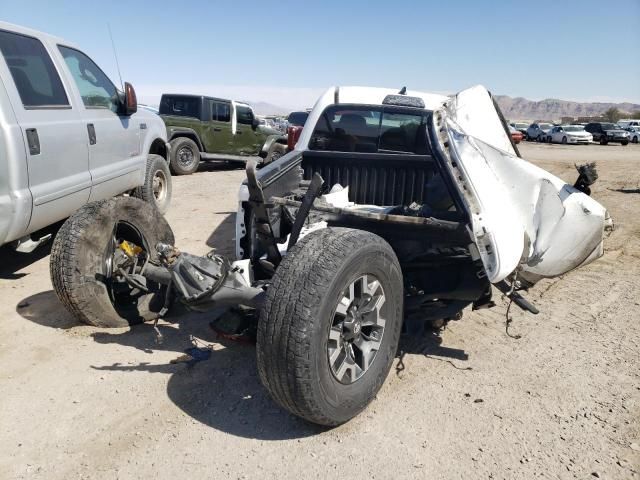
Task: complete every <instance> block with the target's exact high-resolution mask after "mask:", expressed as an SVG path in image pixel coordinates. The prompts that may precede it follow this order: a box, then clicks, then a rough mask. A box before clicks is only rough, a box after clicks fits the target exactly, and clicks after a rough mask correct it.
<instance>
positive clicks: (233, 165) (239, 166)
mask: <svg viewBox="0 0 640 480" xmlns="http://www.w3.org/2000/svg"><path fill="white" fill-rule="evenodd" d="M244 168H245V165H244V163H240V162H227V161H225V160H215V161H208V162H200V166H199V167H198V171H197V172H196V173H195V174H192V175H197V174H198V173H199V172H225V171H231V170H244Z"/></svg>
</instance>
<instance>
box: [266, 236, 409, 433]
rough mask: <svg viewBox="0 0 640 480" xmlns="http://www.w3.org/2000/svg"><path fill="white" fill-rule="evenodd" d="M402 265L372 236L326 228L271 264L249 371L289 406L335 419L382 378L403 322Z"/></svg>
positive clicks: (314, 418) (322, 419)
mask: <svg viewBox="0 0 640 480" xmlns="http://www.w3.org/2000/svg"><path fill="white" fill-rule="evenodd" d="M403 295H404V288H403V281H402V271H401V268H400V265H399V263H398V259H397V257H396V255H395V253H394V251H393V249H392V248H391V246H390V245H389V244H388V243H387V242H386V241H385V240H384V239H382V238H381V237H379V236H377V235H375V234H373V233H370V232H366V231H362V230H354V229H350V228H333V227H332V228H326V229H324V230H321V231H319V232H316V233H312V234H310V235H308V236H306V237H304V239H302V240H301V241H300V242H299V243H297V244H296V245H295V246H294V247H293V248H292V249H291V250H289V252H288V253H287V256H286V257H285V258H284V259H283V261H282V262H281V263H280V265H279V266H278V268H277V269H276V272H275V275H274V277H273V279H272V283H271V285H270V286H269V290H268V291H267V300H266V302H265V306H264V307H263V309H262V311H261V312H260V320H259V322H258V338H257V345H256V347H257V348H256V353H257V361H258V372H259V374H260V379H261V380H262V383H263V385H264V386H265V387H266V388H267V390H268V391H269V393H270V394H271V397H272V398H273V399H274V400H275V401H276V402H277V403H278V404H280V405H281V406H282V407H284V408H286V409H287V410H289V411H290V412H291V413H293V414H294V415H297V416H299V417H302V418H304V419H306V420H308V421H310V422H314V423H318V424H321V425H339V424H341V423H344V422H346V421H348V420H350V419H351V418H353V417H354V416H356V415H357V414H358V413H360V412H361V411H362V410H363V409H364V408H366V406H367V405H368V404H369V403H370V402H371V401H372V400H373V398H374V397H375V395H376V393H377V392H378V390H379V389H380V387H381V386H382V384H383V382H384V380H385V378H386V377H387V374H388V373H389V370H390V369H391V364H392V362H393V359H394V357H395V353H396V349H397V346H398V339H399V338H400V329H401V327H402V318H403V317H402V312H403V298H404V296H403Z"/></svg>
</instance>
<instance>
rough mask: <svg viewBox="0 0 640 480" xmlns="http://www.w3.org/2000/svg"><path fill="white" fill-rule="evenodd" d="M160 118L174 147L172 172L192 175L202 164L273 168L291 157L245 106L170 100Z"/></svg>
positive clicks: (279, 136)
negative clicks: (254, 164)
mask: <svg viewBox="0 0 640 480" xmlns="http://www.w3.org/2000/svg"><path fill="white" fill-rule="evenodd" d="M160 116H161V117H162V119H163V120H164V123H165V124H166V126H167V135H168V137H169V141H170V142H171V162H170V163H171V170H172V172H173V173H174V174H176V175H190V174H192V173H194V172H195V171H197V170H198V166H199V165H200V161H201V160H224V161H228V162H241V163H246V162H247V161H248V160H250V159H256V160H258V161H259V162H260V164H266V163H269V162H271V161H273V160H275V159H277V158H279V157H280V156H281V155H283V154H284V153H285V152H286V148H287V140H286V137H284V136H283V135H282V133H281V132H280V131H279V130H276V129H275V128H271V127H268V126H266V125H260V121H259V120H258V119H257V118H256V116H255V115H254V113H253V110H252V109H251V107H250V106H249V105H247V104H245V103H240V102H236V101H233V100H225V99H222V98H213V97H205V96H201V95H182V94H180V95H176V94H164V95H162V98H161V99H160Z"/></svg>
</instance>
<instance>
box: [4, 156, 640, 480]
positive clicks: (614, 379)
mask: <svg viewBox="0 0 640 480" xmlns="http://www.w3.org/2000/svg"><path fill="white" fill-rule="evenodd" d="M521 150H522V152H523V155H524V156H525V158H528V159H529V160H531V161H533V162H535V163H537V164H539V165H541V166H542V167H544V168H546V169H549V170H551V171H552V172H553V173H555V174H556V175H559V176H561V177H563V178H565V179H566V180H567V181H568V182H570V183H573V181H574V180H575V178H576V173H575V170H574V168H573V164H574V163H580V162H584V161H593V160H596V161H598V170H599V174H600V180H599V181H598V182H597V183H596V185H595V188H594V191H593V196H594V197H595V198H597V199H598V200H599V201H601V202H602V203H603V204H605V205H606V206H607V207H608V208H609V210H610V211H611V214H612V216H613V218H614V220H615V223H616V229H615V231H614V232H613V233H612V234H611V235H610V237H609V238H608V239H607V242H606V253H605V255H604V257H603V258H601V259H600V260H598V261H597V262H595V263H593V264H591V265H589V266H587V267H585V268H583V269H580V270H577V271H574V272H571V273H569V274H567V275H565V276H564V277H562V278H559V279H553V280H549V281H543V282H541V283H539V284H538V285H536V287H535V288H534V289H533V290H532V291H531V292H530V294H529V295H528V298H529V299H530V300H532V301H533V302H534V303H536V305H537V306H538V307H539V308H540V310H541V313H540V314H539V315H538V316H532V315H530V314H526V313H524V312H521V311H517V309H516V310H515V311H513V316H514V323H513V325H512V331H513V333H518V334H520V335H521V336H522V338H520V339H519V340H514V339H511V338H509V337H507V336H506V335H505V332H504V320H505V318H504V314H505V309H506V304H505V302H504V301H502V300H501V299H500V297H499V296H498V295H496V299H497V303H498V305H497V306H496V307H495V308H493V309H491V310H483V311H478V312H471V311H466V312H465V315H464V318H463V319H462V320H461V321H459V322H455V323H452V324H450V325H449V327H448V328H447V329H446V330H445V331H444V332H443V333H442V335H441V336H440V337H437V336H435V335H430V336H425V337H423V338H409V339H403V340H402V342H401V349H402V352H403V355H402V356H401V358H400V357H399V358H398V360H397V361H396V363H395V365H394V368H393V369H392V371H391V373H390V374H389V377H388V379H387V382H386V383H385V385H384V387H383V388H382V390H381V392H380V393H379V394H378V397H377V399H376V400H375V401H374V402H373V403H372V404H371V406H370V407H369V408H368V409H367V410H366V411H365V412H364V413H363V414H361V415H360V416H359V417H357V418H356V419H354V420H353V421H351V422H349V423H348V424H346V425H343V426H341V427H339V428H335V429H332V430H327V429H322V428H318V427H316V426H313V425H309V424H306V423H304V422H303V421H301V420H298V419H296V418H294V417H292V416H290V415H289V414H287V413H286V412H284V411H282V410H281V409H279V408H278V407H277V406H276V405H275V404H274V403H273V402H272V401H271V400H270V399H269V397H268V396H267V394H266V392H265V391H264V389H263V388H262V386H261V385H260V382H259V379H258V377H257V372H256V366H255V349H254V347H253V346H247V345H240V344H234V343H231V344H229V343H219V342H218V340H217V339H216V337H215V335H214V334H213V332H212V331H211V329H210V328H209V325H208V324H209V321H210V320H211V316H210V315H196V314H189V315H184V316H181V317H179V318H171V319H170V320H171V322H164V323H162V324H161V326H160V328H161V330H162V332H163V334H164V337H165V341H164V343H163V344H161V345H158V344H156V343H155V341H154V333H153V330H152V328H151V326H149V325H141V326H138V327H136V328H133V329H131V330H128V329H119V330H100V329H96V328H92V327H88V326H84V325H79V324H77V323H76V322H75V321H74V319H73V318H72V317H71V316H70V315H69V314H68V313H67V312H66V311H65V310H64V309H63V308H62V306H61V305H60V304H59V302H58V301H57V299H56V297H55V294H54V293H53V292H52V290H51V288H52V287H51V282H50V280H49V272H48V250H47V248H46V247H45V248H43V249H42V250H41V251H39V252H37V254H32V255H29V256H24V255H19V254H15V253H13V252H10V251H9V250H7V249H6V248H3V249H0V264H1V267H0V299H1V302H0V365H1V367H0V392H2V396H1V399H0V478H3V479H4V478H6V479H10V478H42V479H70V478H96V479H140V478H154V479H158V480H160V479H175V478H204V477H207V478H279V479H285V478H327V477H329V476H339V477H341V478H395V479H397V478H429V479H437V478H446V479H449V478H452V479H453V478H461V479H462V478H464V479H469V478H496V479H497V478H504V479H516V478H522V479H530V478H534V477H540V478H580V479H586V478H609V479H632V478H640V473H639V472H640V368H639V367H640V355H639V354H638V352H639V350H640V321H639V320H640V219H639V217H638V212H639V211H640V174H639V166H640V146H638V145H629V146H627V147H621V146H619V145H609V146H599V145H591V146H584V147H583V146H560V145H538V144H525V145H523V146H522V147H521ZM242 178H243V172H242V171H241V170H232V169H229V168H226V167H219V166H207V168H205V169H203V171H200V172H199V173H197V174H195V175H192V176H189V177H174V191H173V205H172V207H171V209H170V211H169V214H168V215H167V217H168V219H169V222H170V224H171V225H172V227H173V229H174V231H175V233H176V241H177V245H178V246H179V247H180V248H181V249H183V250H186V251H189V252H192V253H197V254H201V253H204V252H206V251H207V250H209V248H210V246H212V245H215V246H216V247H217V248H218V249H219V251H221V252H222V253H231V252H232V251H233V216H234V211H235V208H236V205H235V198H236V192H237V187H238V184H239V182H240V181H241V179H242ZM192 336H193V338H195V339H196V340H197V341H198V342H202V344H212V345H213V349H214V351H213V354H212V356H211V358H210V359H209V360H208V361H203V362H200V363H198V364H196V365H195V366H193V367H189V366H187V365H186V364H173V363H170V361H171V360H173V359H176V358H177V357H179V356H180V355H181V354H182V353H183V350H184V349H185V348H188V347H189V346H190V345H191V342H192Z"/></svg>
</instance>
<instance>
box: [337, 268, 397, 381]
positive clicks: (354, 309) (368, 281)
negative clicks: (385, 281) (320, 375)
mask: <svg viewBox="0 0 640 480" xmlns="http://www.w3.org/2000/svg"><path fill="white" fill-rule="evenodd" d="M385 301H386V296H385V293H384V290H383V288H382V285H381V284H380V282H379V281H378V279H377V278H376V277H375V276H373V275H370V274H368V275H363V276H361V277H359V278H357V279H356V280H354V281H353V282H351V283H350V284H349V286H348V287H347V288H346V289H345V290H344V291H343V292H342V293H341V295H340V298H339V299H338V301H337V306H336V310H335V313H334V316H333V321H332V325H331V328H330V330H329V340H328V342H327V356H328V359H329V366H330V368H331V372H332V373H333V375H334V376H335V377H336V379H337V380H338V381H340V382H341V383H344V384H350V383H353V382H355V381H357V380H358V379H359V378H361V377H362V376H363V375H364V374H365V373H366V372H367V370H368V369H369V368H370V367H371V365H372V364H373V361H374V359H375V357H376V354H377V353H378V350H379V349H380V345H381V342H382V337H383V335H384V326H385V319H384V316H383V314H382V311H383V307H384V305H385Z"/></svg>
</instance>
